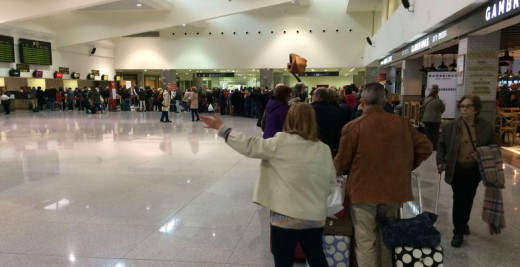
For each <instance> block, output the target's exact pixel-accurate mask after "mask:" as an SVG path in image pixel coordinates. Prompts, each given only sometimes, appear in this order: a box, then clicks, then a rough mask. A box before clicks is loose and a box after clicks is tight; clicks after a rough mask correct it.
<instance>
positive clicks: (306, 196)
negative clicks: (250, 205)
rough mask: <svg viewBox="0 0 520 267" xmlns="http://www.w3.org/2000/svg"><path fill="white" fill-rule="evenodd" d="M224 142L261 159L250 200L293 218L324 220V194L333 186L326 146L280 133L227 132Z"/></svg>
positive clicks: (318, 142) (334, 171)
mask: <svg viewBox="0 0 520 267" xmlns="http://www.w3.org/2000/svg"><path fill="white" fill-rule="evenodd" d="M226 142H227V143H228V145H229V146H231V147H232V148H233V149H234V150H236V151H237V152H239V153H240V154H242V155H244V156H246V157H250V158H257V159H262V162H261V164H260V175H259V176H258V178H257V180H256V186H255V190H254V195H253V202H254V203H257V204H260V205H262V206H264V207H266V208H268V209H269V210H272V211H275V212H277V213H280V214H283V215H286V216H289V217H293V218H298V219H303V220H320V221H321V220H325V218H326V217H327V197H328V196H329V195H330V193H331V192H332V189H333V188H334V186H335V185H336V170H335V169H334V164H333V162H332V156H331V153H330V149H329V147H328V146H327V145H325V144H324V143H322V142H320V141H309V140H305V139H303V138H302V137H300V136H299V135H297V134H288V133H284V132H279V133H277V134H276V135H275V136H274V137H272V138H269V139H262V138H256V137H247V136H245V135H244V134H242V133H240V132H238V131H231V133H230V134H229V136H228V138H227V141H226Z"/></svg>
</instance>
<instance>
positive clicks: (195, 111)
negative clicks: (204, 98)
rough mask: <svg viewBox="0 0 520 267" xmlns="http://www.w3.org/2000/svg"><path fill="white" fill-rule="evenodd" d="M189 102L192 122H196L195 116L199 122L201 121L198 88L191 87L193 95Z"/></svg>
mask: <svg viewBox="0 0 520 267" xmlns="http://www.w3.org/2000/svg"><path fill="white" fill-rule="evenodd" d="M189 101H190V110H191V121H195V116H197V121H199V120H200V118H199V94H198V93H197V87H195V86H193V87H191V95H190V98H189Z"/></svg>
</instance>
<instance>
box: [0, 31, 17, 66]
mask: <svg viewBox="0 0 520 267" xmlns="http://www.w3.org/2000/svg"><path fill="white" fill-rule="evenodd" d="M0 62H14V39H13V37H10V36H4V35H0Z"/></svg>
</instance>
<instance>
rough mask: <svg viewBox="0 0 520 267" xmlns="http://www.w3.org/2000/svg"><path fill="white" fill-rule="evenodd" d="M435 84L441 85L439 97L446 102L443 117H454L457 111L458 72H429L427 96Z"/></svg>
mask: <svg viewBox="0 0 520 267" xmlns="http://www.w3.org/2000/svg"><path fill="white" fill-rule="evenodd" d="M433 84H436V85H438V86H439V98H440V99H441V100H442V101H443V102H444V104H446V110H445V111H444V113H442V118H443V119H454V118H455V112H456V111H457V72H455V71H442V72H441V71H439V72H428V81H427V85H426V92H425V95H426V96H428V94H429V93H430V88H432V85H433Z"/></svg>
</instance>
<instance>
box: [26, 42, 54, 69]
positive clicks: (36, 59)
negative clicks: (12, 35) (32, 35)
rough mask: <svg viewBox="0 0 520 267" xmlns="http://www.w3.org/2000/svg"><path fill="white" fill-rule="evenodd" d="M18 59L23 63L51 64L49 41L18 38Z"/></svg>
mask: <svg viewBox="0 0 520 267" xmlns="http://www.w3.org/2000/svg"><path fill="white" fill-rule="evenodd" d="M19 47H20V61H21V62H22V63H24V64H35V65H52V49H51V43H48V42H43V41H36V40H29V39H19Z"/></svg>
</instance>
